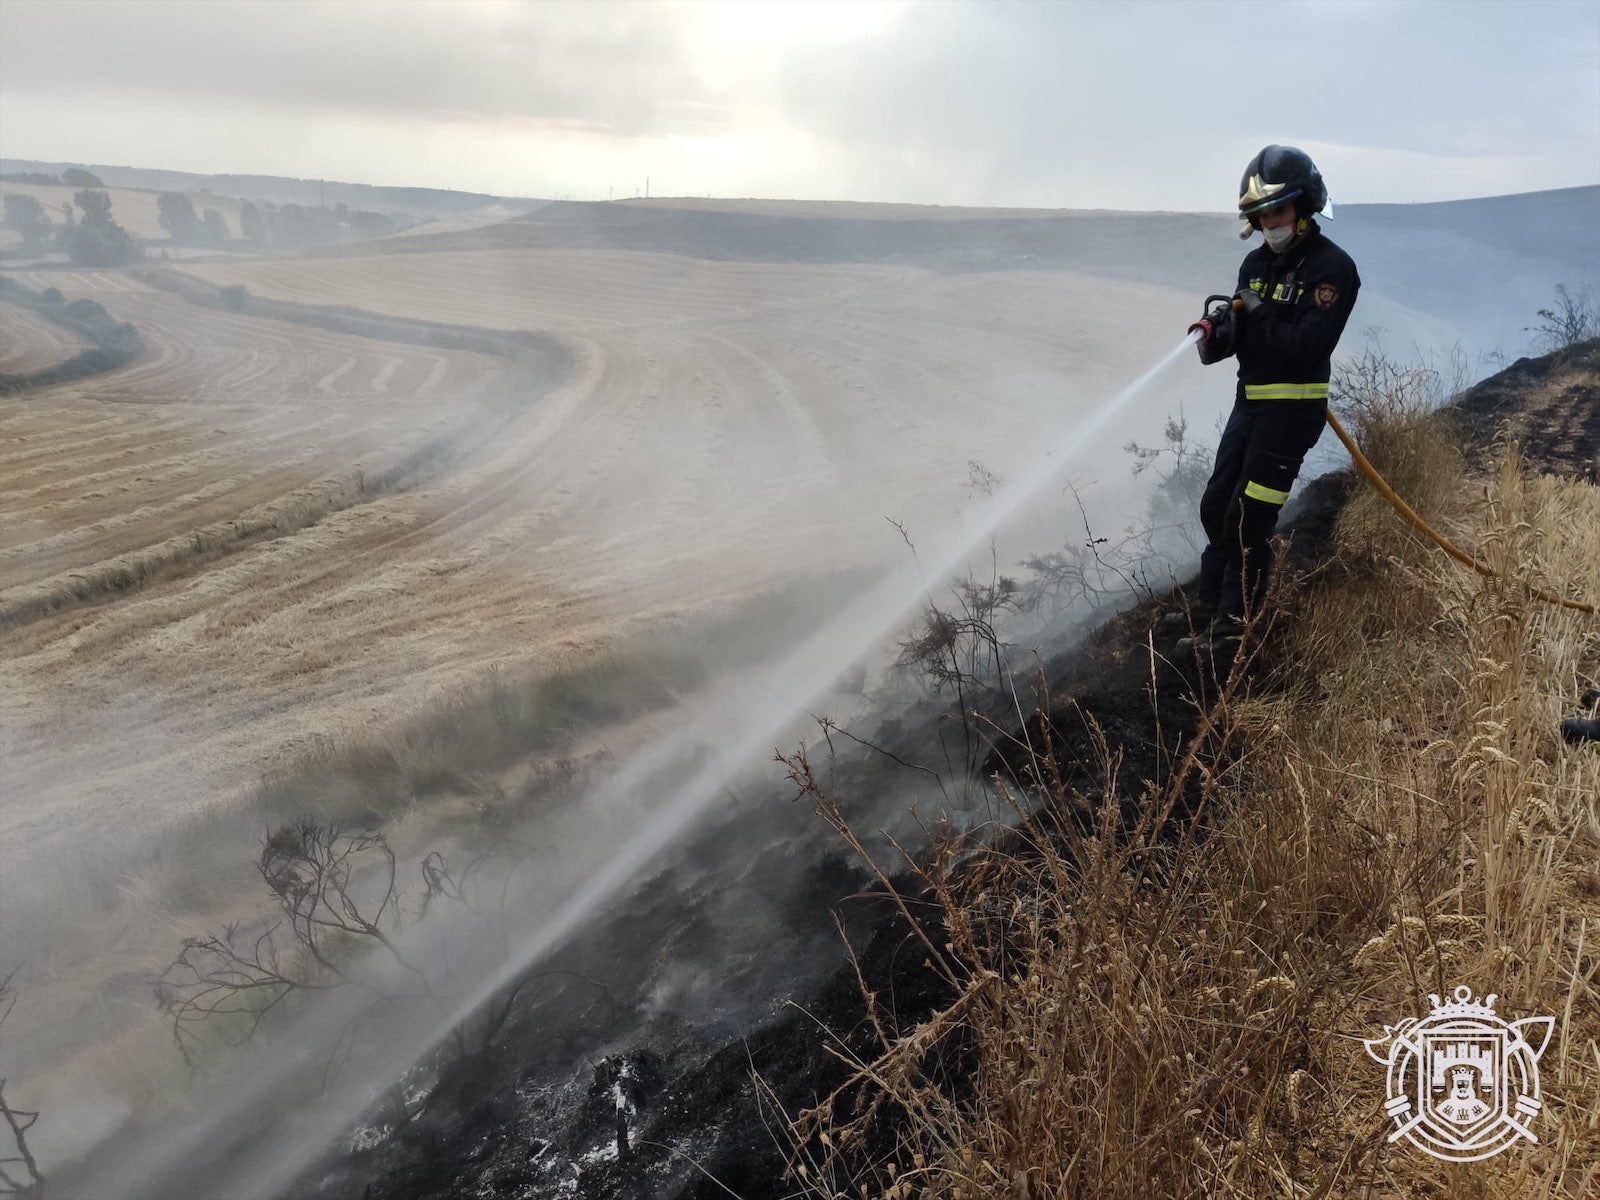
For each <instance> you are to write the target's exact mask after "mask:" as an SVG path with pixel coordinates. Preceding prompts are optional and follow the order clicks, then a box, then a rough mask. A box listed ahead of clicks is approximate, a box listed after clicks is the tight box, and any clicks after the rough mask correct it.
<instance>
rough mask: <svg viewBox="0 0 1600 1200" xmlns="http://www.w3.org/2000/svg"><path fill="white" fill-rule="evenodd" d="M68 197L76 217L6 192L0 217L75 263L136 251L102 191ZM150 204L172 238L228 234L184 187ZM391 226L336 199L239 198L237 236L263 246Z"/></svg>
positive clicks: (65, 208)
mask: <svg viewBox="0 0 1600 1200" xmlns="http://www.w3.org/2000/svg"><path fill="white" fill-rule="evenodd" d="M78 173H79V174H85V175H87V174H88V172H78ZM71 174H74V172H73V171H64V172H63V173H62V178H61V179H56V178H55V177H54V176H44V177H42V178H40V177H30V178H29V179H27V180H26V182H29V183H39V182H48V183H54V184H59V183H62V182H64V181H65V179H66V176H68V175H71ZM7 178H11V179H15V178H17V177H16V176H8V177H7ZM90 178H93V176H90ZM73 204H76V205H77V208H78V209H79V210H81V213H82V216H81V218H80V217H79V216H77V215H76V214H75V213H74V210H73V205H71V204H65V203H63V204H62V205H61V215H62V220H61V222H60V223H59V224H58V223H56V222H54V221H52V220H51V217H50V213H49V212H48V211H47V210H46V208H45V206H44V205H43V204H42V203H41V202H40V201H39V199H38V198H37V197H35V196H30V195H26V194H24V193H21V192H8V193H6V196H5V213H4V218H3V220H0V224H3V225H4V226H5V227H6V228H7V229H13V230H15V231H16V232H17V234H18V235H19V236H20V237H21V239H22V245H23V248H24V249H27V250H42V249H44V248H46V247H48V246H49V245H50V244H51V243H52V242H54V243H55V244H56V245H57V246H59V247H60V248H61V249H62V250H64V251H65V252H66V253H67V255H68V257H70V258H71V259H72V261H73V262H75V263H77V264H79V265H80V266H87V267H114V266H120V265H121V264H123V263H126V262H129V261H131V260H132V259H135V258H138V257H140V251H139V247H138V244H137V242H136V241H135V239H134V238H133V236H132V235H131V234H129V233H128V231H127V230H126V229H124V228H123V227H122V226H121V225H118V224H117V223H116V222H115V221H114V220H113V219H112V217H111V197H110V195H109V194H107V193H106V192H104V191H99V190H96V189H93V188H84V189H82V190H80V191H78V192H76V193H75V194H74V195H73ZM156 209H157V217H156V219H157V221H159V222H160V225H161V228H162V229H164V230H166V232H167V236H168V237H170V238H171V239H172V243H173V244H174V245H176V246H199V247H207V248H210V249H220V248H222V247H224V246H226V245H228V244H230V242H233V241H234V239H233V237H232V231H231V230H230V229H229V228H228V220H227V218H226V217H225V216H223V214H222V212H221V211H220V210H219V209H216V208H211V207H206V208H204V209H202V210H201V211H199V212H196V211H195V206H194V200H193V199H192V198H191V197H190V196H189V195H188V194H187V193H184V192H162V193H161V194H160V195H159V196H158V197H157V198H156ZM394 230H395V223H394V220H393V219H392V218H391V217H389V216H387V215H386V214H384V213H380V212H366V211H363V210H360V209H351V208H348V207H346V206H345V205H343V204H337V205H334V206H333V207H332V208H325V207H317V208H308V207H305V206H303V205H299V204H282V205H278V204H272V203H265V202H264V203H263V204H261V205H260V206H259V207H258V206H257V205H255V204H252V203H251V202H250V201H248V200H241V201H240V202H239V238H238V240H239V241H242V242H244V243H245V244H246V245H248V246H249V247H251V248H252V249H257V250H261V249H266V248H268V247H271V248H274V249H280V250H302V249H305V248H307V247H311V246H328V245H335V244H337V243H339V242H348V241H358V240H364V239H367V238H377V237H383V236H384V235H385V234H388V233H393V232H394Z"/></svg>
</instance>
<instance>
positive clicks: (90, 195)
mask: <svg viewBox="0 0 1600 1200" xmlns="http://www.w3.org/2000/svg"><path fill="white" fill-rule="evenodd" d="M64 174H71V172H70V171H69V172H65V173H64ZM72 203H73V204H75V205H77V207H78V208H79V210H81V212H82V214H83V216H82V218H81V219H77V218H75V217H74V215H73V211H72V205H70V204H63V205H62V206H61V211H62V217H63V223H62V225H61V226H60V227H59V228H57V227H56V226H55V225H54V223H53V222H51V220H50V217H49V215H48V214H47V213H46V212H45V208H44V205H43V204H41V203H39V201H38V199H37V198H36V197H33V196H26V195H22V194H21V193H18V192H8V193H6V198H5V216H4V224H5V226H6V227H7V228H8V229H14V230H16V231H17V233H18V234H19V235H20V236H21V237H22V244H23V246H24V247H25V248H27V249H30V250H35V249H43V248H44V247H45V246H48V245H49V244H50V243H51V242H52V241H54V242H55V243H56V245H58V246H59V247H60V248H61V249H62V250H64V251H66V254H67V257H69V258H70V259H72V261H73V262H75V263H77V264H78V265H79V266H84V267H116V266H121V265H122V264H123V263H125V262H129V261H131V260H133V259H135V258H138V257H139V247H138V245H137V244H136V243H135V242H134V240H133V235H132V234H130V233H129V232H128V231H127V230H126V229H124V228H123V227H122V226H121V225H118V224H117V223H116V221H114V220H113V219H112V217H111V197H110V196H109V195H107V194H106V193H105V192H102V191H96V190H95V189H93V188H84V189H83V190H81V191H78V192H75V193H73V197H72Z"/></svg>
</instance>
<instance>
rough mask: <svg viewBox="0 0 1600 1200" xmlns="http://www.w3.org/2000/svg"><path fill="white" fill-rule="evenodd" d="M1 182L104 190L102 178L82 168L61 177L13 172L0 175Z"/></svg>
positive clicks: (65, 172)
mask: <svg viewBox="0 0 1600 1200" xmlns="http://www.w3.org/2000/svg"><path fill="white" fill-rule="evenodd" d="M0 182H4V183H42V184H44V185H45V186H47V187H60V186H61V185H62V184H66V185H67V186H68V187H79V188H103V187H105V184H103V183H101V182H100V176H98V175H96V174H95V173H94V172H93V171H85V170H83V169H82V168H81V167H68V168H67V169H66V170H65V171H63V172H61V174H59V175H46V174H45V173H44V172H43V171H12V172H10V173H9V174H0Z"/></svg>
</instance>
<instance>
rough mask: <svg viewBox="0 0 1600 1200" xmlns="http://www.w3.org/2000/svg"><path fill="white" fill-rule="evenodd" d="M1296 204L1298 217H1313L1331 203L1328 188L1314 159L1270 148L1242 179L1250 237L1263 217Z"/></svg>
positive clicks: (1242, 210) (1286, 149)
mask: <svg viewBox="0 0 1600 1200" xmlns="http://www.w3.org/2000/svg"><path fill="white" fill-rule="evenodd" d="M1291 200H1292V201H1293V202H1294V210H1295V215H1296V216H1300V217H1309V216H1310V215H1311V214H1312V213H1317V212H1321V211H1322V210H1323V209H1324V208H1325V207H1327V203H1328V189H1327V186H1326V185H1325V184H1324V183H1323V182H1322V173H1321V172H1320V171H1318V170H1317V164H1316V163H1314V162H1312V161H1311V156H1310V155H1309V154H1307V153H1306V152H1305V151H1304V150H1300V149H1297V148H1296V147H1294V146H1268V147H1267V148H1266V149H1265V150H1263V151H1262V152H1261V153H1260V154H1258V155H1256V156H1255V157H1254V158H1252V159H1251V160H1250V165H1249V166H1248V167H1246V168H1245V169H1244V178H1243V179H1241V180H1239V216H1240V217H1242V218H1243V219H1244V222H1245V225H1246V228H1245V230H1244V231H1243V232H1242V233H1241V234H1240V235H1239V236H1240V237H1249V236H1250V231H1251V230H1252V229H1260V228H1261V214H1262V213H1264V212H1266V211H1267V210H1268V209H1269V208H1277V207H1278V206H1279V205H1280V204H1288V203H1289V202H1290V201H1291Z"/></svg>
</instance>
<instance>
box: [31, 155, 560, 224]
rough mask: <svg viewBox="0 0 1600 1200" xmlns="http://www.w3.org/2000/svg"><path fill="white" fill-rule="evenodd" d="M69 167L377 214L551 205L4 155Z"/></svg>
mask: <svg viewBox="0 0 1600 1200" xmlns="http://www.w3.org/2000/svg"><path fill="white" fill-rule="evenodd" d="M68 167H81V168H83V169H85V170H88V171H90V172H92V173H93V174H95V175H98V176H99V177H100V178H101V179H102V180H103V181H104V182H105V184H106V186H107V187H125V188H153V189H155V190H157V191H168V192H211V193H214V194H215V195H218V196H235V197H239V198H241V199H246V200H256V201H261V200H270V201H272V202H273V203H274V204H301V205H305V206H307V207H319V206H324V205H326V206H329V207H332V206H334V205H338V204H343V205H346V206H347V207H349V208H355V209H367V210H370V211H376V212H388V213H391V214H392V213H409V214H413V215H416V216H429V217H431V216H451V215H456V214H460V213H469V212H478V211H481V210H483V209H493V208H496V207H498V208H503V209H505V210H507V212H506V215H507V216H510V215H512V214H514V213H517V212H526V211H529V210H531V209H534V208H538V207H539V206H540V205H543V204H544V203H546V202H545V201H544V200H540V199H535V198H532V197H527V196H492V195H489V194H487V193H484V192H452V191H446V190H444V189H442V188H414V187H377V186H373V185H371V184H365V183H340V182H338V181H336V180H331V179H329V180H322V179H291V178H288V177H286V176H282V175H197V174H193V173H191V172H188V171H161V170H155V169H152V168H148V167H118V166H105V165H102V164H99V163H59V162H37V161H34V160H32V159H19V158H0V174H6V175H11V174H18V173H22V172H34V171H37V172H42V173H44V174H47V175H59V174H60V173H61V172H62V171H63V170H65V169H67V168H68Z"/></svg>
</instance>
